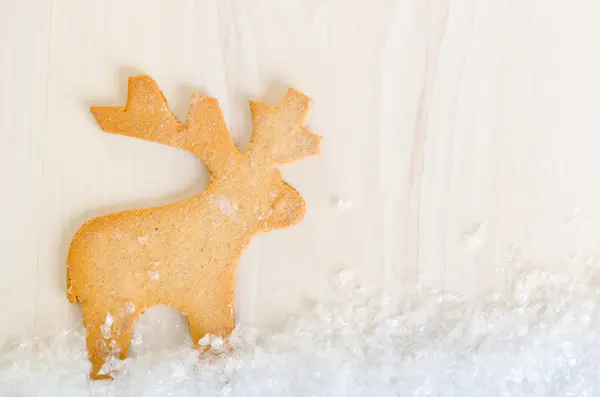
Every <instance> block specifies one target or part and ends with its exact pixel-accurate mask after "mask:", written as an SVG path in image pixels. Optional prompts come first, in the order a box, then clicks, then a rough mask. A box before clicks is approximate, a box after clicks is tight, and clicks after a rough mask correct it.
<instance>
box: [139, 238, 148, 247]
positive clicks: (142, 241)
mask: <svg viewBox="0 0 600 397" xmlns="http://www.w3.org/2000/svg"><path fill="white" fill-rule="evenodd" d="M149 240H150V238H149V237H148V236H142V237H138V243H140V244H142V245H148V241H149Z"/></svg>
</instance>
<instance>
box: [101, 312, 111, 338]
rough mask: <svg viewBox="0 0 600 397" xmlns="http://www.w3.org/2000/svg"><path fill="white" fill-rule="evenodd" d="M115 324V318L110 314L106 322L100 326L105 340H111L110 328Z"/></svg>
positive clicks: (107, 315)
mask: <svg viewBox="0 0 600 397" xmlns="http://www.w3.org/2000/svg"><path fill="white" fill-rule="evenodd" d="M112 324H113V318H112V316H111V315H110V313H106V321H104V324H102V325H101V326H100V332H101V333H102V336H103V337H104V338H105V339H108V338H110V328H111V327H112Z"/></svg>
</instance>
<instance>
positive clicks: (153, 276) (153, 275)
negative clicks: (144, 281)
mask: <svg viewBox="0 0 600 397" xmlns="http://www.w3.org/2000/svg"><path fill="white" fill-rule="evenodd" d="M148 277H150V280H158V279H159V278H160V274H159V273H158V272H155V271H152V270H150V271H148Z"/></svg>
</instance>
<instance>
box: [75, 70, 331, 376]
mask: <svg viewBox="0 0 600 397" xmlns="http://www.w3.org/2000/svg"><path fill="white" fill-rule="evenodd" d="M309 107H310V99H309V98H308V97H306V96H304V95H303V94H301V93H300V92H298V91H296V90H294V89H289V90H288V91H287V92H286V94H285V96H284V98H283V101H282V102H281V103H280V104H279V105H278V106H268V105H265V104H262V103H255V102H250V108H251V111H252V122H253V131H252V138H251V140H250V143H249V145H248V148H247V149H246V150H245V151H243V152H242V151H240V150H238V149H237V148H236V147H235V146H234V144H233V142H232V140H231V137H230V135H229V132H228V130H227V127H226V125H225V121H224V119H223V116H222V114H221V110H220V108H219V104H218V101H217V100H216V99H213V98H209V97H205V96H200V95H193V97H192V104H191V108H190V111H189V115H188V120H187V123H186V124H182V123H180V122H179V121H178V120H177V119H176V118H175V117H174V116H173V114H172V113H171V111H170V110H169V108H168V106H167V102H166V99H165V97H164V96H163V95H162V93H161V91H160V90H159V88H158V86H157V85H156V83H155V82H154V81H153V80H152V79H151V78H150V77H148V76H140V77H133V78H130V79H129V92H128V98H127V105H126V106H125V107H92V108H91V111H92V113H93V114H94V116H95V117H96V120H97V121H98V124H99V125H100V127H101V128H102V130H103V131H105V132H108V133H116V134H121V135H125V136H129V137H133V138H140V139H145V140H148V141H154V142H159V143H162V144H165V145H169V146H174V147H177V148H181V149H185V150H188V151H190V152H192V153H194V154H195V155H196V156H198V157H199V158H200V159H201V160H202V162H203V163H204V164H205V165H206V166H207V167H208V169H209V171H210V174H211V181H210V184H209V185H208V186H207V188H206V189H205V190H204V191H203V192H202V193H201V194H199V195H196V196H193V197H190V198H188V199H186V200H183V201H180V202H176V203H173V204H170V205H165V206H162V207H155V208H147V209H139V210H132V211H125V212H120V213H116V214H112V215H107V216H102V217H98V218H95V219H92V220H91V221H89V222H87V223H86V224H84V225H83V226H82V227H81V228H80V229H79V231H78V232H77V234H76V235H75V237H74V238H73V241H72V243H71V247H70V251H69V256H68V263H67V284H68V291H67V296H68V298H69V301H70V302H71V303H75V302H78V301H79V302H81V303H82V304H83V321H84V325H85V327H86V331H87V348H88V353H89V358H90V361H91V363H92V370H91V374H90V375H91V378H92V379H101V378H110V375H109V374H105V373H102V372H103V371H101V369H102V366H103V365H104V363H105V362H106V361H107V359H109V358H111V357H115V358H120V359H124V358H125V357H126V356H127V349H128V346H129V342H130V339H131V333H132V329H133V325H134V322H135V320H136V319H137V318H138V317H139V316H140V315H141V314H142V313H144V311H145V310H146V309H148V308H150V307H152V306H155V305H166V306H169V307H172V308H175V309H178V310H179V311H181V312H182V313H184V314H185V315H186V316H187V318H188V321H189V327H190V332H191V336H192V340H193V341H194V344H195V346H196V347H197V346H198V341H199V340H200V339H201V338H202V337H203V336H204V335H206V334H213V335H220V336H227V335H228V334H229V333H230V332H231V331H232V329H233V327H234V317H233V298H234V283H235V275H236V269H237V264H238V261H239V259H240V255H241V254H242V251H243V250H244V249H245V248H246V246H247V245H248V244H249V243H250V240H251V239H252V237H253V236H254V235H256V234H258V233H261V232H266V231H269V230H272V229H280V228H286V227H289V226H293V225H295V224H297V223H299V222H300V221H301V220H302V218H303V216H304V212H305V202H304V200H303V199H302V197H301V196H300V195H299V194H298V192H297V191H296V190H295V189H294V188H293V187H291V186H290V185H288V184H287V183H286V182H285V181H283V179H282V175H281V173H280V171H279V170H278V169H277V166H278V165H280V164H283V163H286V162H292V161H296V160H298V159H301V158H303V157H307V156H311V155H317V154H318V153H319V150H320V142H321V137H320V136H318V135H314V134H312V133H310V132H309V131H308V130H306V129H305V128H304V125H305V120H306V117H307V115H308V111H309Z"/></svg>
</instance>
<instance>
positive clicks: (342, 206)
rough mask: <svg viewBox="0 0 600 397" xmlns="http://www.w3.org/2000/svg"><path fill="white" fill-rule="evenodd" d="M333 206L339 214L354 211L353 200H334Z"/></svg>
mask: <svg viewBox="0 0 600 397" xmlns="http://www.w3.org/2000/svg"><path fill="white" fill-rule="evenodd" d="M333 205H334V206H335V208H336V209H337V211H338V212H345V211H350V210H351V209H352V200H350V199H343V198H338V197H336V198H334V199H333Z"/></svg>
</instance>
